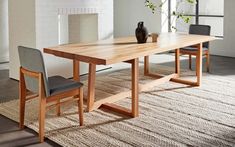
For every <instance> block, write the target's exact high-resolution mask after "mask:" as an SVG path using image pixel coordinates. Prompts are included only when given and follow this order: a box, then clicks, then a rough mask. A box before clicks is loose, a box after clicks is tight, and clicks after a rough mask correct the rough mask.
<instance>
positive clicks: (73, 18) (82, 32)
mask: <svg viewBox="0 0 235 147" xmlns="http://www.w3.org/2000/svg"><path fill="white" fill-rule="evenodd" d="M58 26H59V27H58V43H59V44H68V43H79V42H93V41H97V40H98V15H97V14H71V15H58Z"/></svg>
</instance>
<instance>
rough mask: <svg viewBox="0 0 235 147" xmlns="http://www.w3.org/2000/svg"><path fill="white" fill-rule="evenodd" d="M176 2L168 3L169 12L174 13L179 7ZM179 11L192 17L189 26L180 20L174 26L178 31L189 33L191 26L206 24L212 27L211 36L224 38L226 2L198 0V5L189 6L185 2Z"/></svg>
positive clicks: (221, 0)
mask: <svg viewBox="0 0 235 147" xmlns="http://www.w3.org/2000/svg"><path fill="white" fill-rule="evenodd" d="M174 1H175V0H169V2H168V11H169V12H173V10H174V9H175V8H176V7H177V6H176V3H175V2H174ZM177 1H182V0H177ZM178 11H180V12H184V14H187V15H188V16H191V17H192V19H191V21H190V23H189V24H185V23H184V22H182V20H180V19H178V20H177V22H176V23H175V24H174V25H175V26H176V28H177V30H178V31H181V32H187V31H188V28H189V25H190V24H204V25H210V26H211V35H213V36H217V37H221V38H222V37H223V35H224V0H197V4H196V5H189V4H187V3H186V2H185V3H182V4H181V5H180V6H179V9H178ZM168 21H172V18H170V17H169V18H168ZM169 30H170V27H169Z"/></svg>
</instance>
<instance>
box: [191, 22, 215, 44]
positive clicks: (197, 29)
mask: <svg viewBox="0 0 235 147" xmlns="http://www.w3.org/2000/svg"><path fill="white" fill-rule="evenodd" d="M210 33H211V27H210V26H209V25H193V24H191V25H190V27H189V34H197V35H210ZM203 47H205V48H209V42H205V43H203Z"/></svg>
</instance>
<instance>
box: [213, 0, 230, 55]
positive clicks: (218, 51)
mask: <svg viewBox="0 0 235 147" xmlns="http://www.w3.org/2000/svg"><path fill="white" fill-rule="evenodd" d="M234 6H235V1H234V0H224V38H223V40H217V41H214V42H212V43H211V53H212V54H214V55H221V56H228V57H235V46H234V42H235V27H234V24H235V17H234V16H235V9H234Z"/></svg>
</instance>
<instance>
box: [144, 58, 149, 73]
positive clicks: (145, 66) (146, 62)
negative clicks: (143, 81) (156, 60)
mask: <svg viewBox="0 0 235 147" xmlns="http://www.w3.org/2000/svg"><path fill="white" fill-rule="evenodd" d="M147 74H149V56H145V57H144V75H147Z"/></svg>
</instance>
